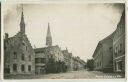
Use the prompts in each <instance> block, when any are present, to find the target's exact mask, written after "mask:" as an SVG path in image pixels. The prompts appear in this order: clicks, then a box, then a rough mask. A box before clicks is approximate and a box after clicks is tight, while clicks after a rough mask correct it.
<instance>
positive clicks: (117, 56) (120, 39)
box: [113, 10, 125, 73]
mask: <svg viewBox="0 0 128 82" xmlns="http://www.w3.org/2000/svg"><path fill="white" fill-rule="evenodd" d="M113 51H114V52H113V66H114V69H113V70H114V72H123V73H124V72H125V10H124V11H123V13H122V16H121V19H120V21H119V23H118V25H117V29H116V31H115V34H114V38H113Z"/></svg>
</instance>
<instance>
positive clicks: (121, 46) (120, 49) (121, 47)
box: [120, 44, 122, 53]
mask: <svg viewBox="0 0 128 82" xmlns="http://www.w3.org/2000/svg"><path fill="white" fill-rule="evenodd" d="M121 52H122V44H120V53H121Z"/></svg>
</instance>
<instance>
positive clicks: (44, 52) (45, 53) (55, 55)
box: [34, 23, 64, 74]
mask: <svg viewBox="0 0 128 82" xmlns="http://www.w3.org/2000/svg"><path fill="white" fill-rule="evenodd" d="M34 51H35V55H36V56H35V65H36V66H35V68H36V74H44V73H45V71H46V65H47V63H48V61H49V59H50V58H52V59H54V61H56V62H57V61H64V57H63V53H62V52H61V49H60V47H59V46H58V45H56V46H53V45H52V36H51V32H50V26H49V23H48V30H47V36H46V47H42V48H36V49H34Z"/></svg>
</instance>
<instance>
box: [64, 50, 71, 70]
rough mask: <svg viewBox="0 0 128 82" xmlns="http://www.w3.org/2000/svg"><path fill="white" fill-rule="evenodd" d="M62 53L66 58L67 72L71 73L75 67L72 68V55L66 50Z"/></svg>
mask: <svg viewBox="0 0 128 82" xmlns="http://www.w3.org/2000/svg"><path fill="white" fill-rule="evenodd" d="M62 53H63V56H64V62H65V64H66V66H67V71H71V70H73V67H72V64H71V63H72V62H71V61H72V53H69V52H68V49H67V48H66V50H62Z"/></svg>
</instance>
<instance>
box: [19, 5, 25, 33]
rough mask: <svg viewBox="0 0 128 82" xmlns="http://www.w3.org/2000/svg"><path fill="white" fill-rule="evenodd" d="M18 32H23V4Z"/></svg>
mask: <svg viewBox="0 0 128 82" xmlns="http://www.w3.org/2000/svg"><path fill="white" fill-rule="evenodd" d="M20 32H21V33H23V34H25V22H24V13H23V5H22V14H21V21H20Z"/></svg>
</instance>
